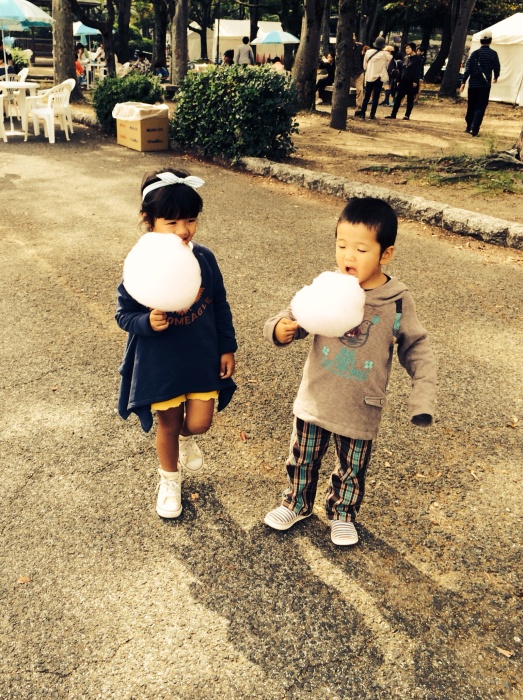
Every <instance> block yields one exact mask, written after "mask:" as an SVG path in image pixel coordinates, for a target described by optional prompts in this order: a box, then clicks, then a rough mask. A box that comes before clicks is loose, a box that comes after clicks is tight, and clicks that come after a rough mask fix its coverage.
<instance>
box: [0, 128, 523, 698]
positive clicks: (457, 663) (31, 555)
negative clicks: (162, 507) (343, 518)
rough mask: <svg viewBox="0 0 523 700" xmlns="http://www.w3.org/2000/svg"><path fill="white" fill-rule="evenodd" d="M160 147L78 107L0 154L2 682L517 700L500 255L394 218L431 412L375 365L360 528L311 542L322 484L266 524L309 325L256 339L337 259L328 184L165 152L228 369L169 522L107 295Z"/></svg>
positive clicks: (203, 692) (513, 507)
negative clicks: (57, 130) (409, 403)
mask: <svg viewBox="0 0 523 700" xmlns="http://www.w3.org/2000/svg"><path fill="white" fill-rule="evenodd" d="M172 162H173V156H172V155H170V154H169V153H160V154H156V155H148V154H140V153H136V152H133V151H129V150H126V149H124V148H122V147H118V146H116V144H115V143H114V140H113V139H103V138H100V137H98V136H96V137H94V136H93V135H92V134H91V133H90V132H89V131H88V130H86V129H83V128H82V127H80V126H78V127H75V135H74V137H73V140H72V141H71V143H70V144H66V143H57V144H56V146H51V147H50V146H48V145H47V144H45V143H30V142H28V143H26V144H23V143H14V142H13V143H10V144H9V151H7V149H2V151H0V184H1V187H2V193H3V196H2V201H3V202H4V205H3V207H2V211H3V215H2V218H1V220H0V300H1V301H0V303H1V311H2V323H3V343H2V346H1V355H0V365H1V367H2V375H1V381H0V386H1V390H0V391H1V393H0V397H1V398H0V401H1V405H2V425H1V426H0V455H1V457H0V459H1V469H2V480H1V482H0V531H1V538H2V549H1V550H0V599H1V600H2V608H1V615H0V698H2V699H3V698H16V699H17V700H33V699H37V698H38V699H39V698H46V697H50V698H51V697H52V698H59V699H62V698H63V699H73V698H74V699H76V698H86V699H88V700H92V699H93V698H104V699H111V700H112V699H114V698H118V700H124V699H126V700H131V698H136V699H140V700H142V699H149V698H151V699H153V698H154V699H155V700H158V699H162V698H165V700H178V699H179V700H193V699H194V700H196V699H198V700H200V699H214V698H216V699H220V700H223V699H224V698H225V699H229V698H231V699H236V698H237V699H238V700H244V699H249V700H250V699H251V698H252V699H258V698H259V699H260V700H282V699H283V698H293V699H298V698H299V699H303V700H305V699H307V700H311V699H312V700H316V699H317V700H325V699H326V698H338V699H340V700H341V699H346V700H348V699H349V698H350V699H353V698H358V699H359V700H361V699H368V700H376V699H377V698H383V699H389V698H402V699H403V700H405V699H406V698H408V699H410V698H426V699H427V700H428V699H429V698H431V699H435V698H438V699H441V700H443V699H445V700H448V699H449V698H455V699H456V700H457V699H459V700H465V699H466V700H470V699H477V700H479V699H481V700H489V699H492V700H493V699H494V698H501V697H503V698H516V697H520V696H521V695H520V693H521V691H522V687H523V686H522V685H521V675H520V661H521V640H520V637H521V636H522V635H521V626H520V622H521V620H518V617H517V615H518V612H517V611H518V607H517V595H518V584H517V580H516V575H517V573H518V571H519V572H520V571H521V562H520V560H519V559H518V557H519V554H520V549H518V535H520V533H521V520H520V518H519V515H520V513H521V482H520V479H519V474H520V467H521V427H518V425H521V420H522V414H523V406H522V394H521V380H522V367H523V354H522V353H523V343H522V336H523V333H522V330H523V329H522V323H521V318H522V316H521V309H522V308H523V296H522V295H523V291H522V290H523V267H522V264H521V260H522V256H521V254H520V253H518V252H517V251H507V250H504V249H499V248H494V247H491V246H488V245H481V246H480V245H478V244H477V243H476V242H471V243H470V244H469V245H467V244H466V243H465V242H464V241H463V239H459V238H453V237H444V236H442V237H440V236H439V235H438V234H437V232H436V231H434V230H432V229H430V228H429V227H427V226H424V227H421V226H417V225H414V224H411V223H405V224H403V225H402V228H401V232H400V237H399V240H398V249H397V257H396V261H395V262H394V264H393V272H394V274H397V275H399V276H400V277H401V278H403V279H405V280H406V281H407V282H408V284H409V285H410V286H411V288H412V289H413V291H414V294H415V296H416V298H417V302H418V310H419V314H420V317H421V318H422V319H423V321H424V322H425V323H426V325H427V327H428V328H429V329H430V330H431V333H432V337H433V341H434V346H435V349H436V352H437V355H438V358H439V362H440V366H441V374H440V402H439V420H438V423H437V424H436V426H435V428H434V429H433V430H429V431H420V430H416V429H414V428H412V427H411V426H410V425H409V424H408V421H407V417H406V409H405V404H404V401H405V398H406V395H407V393H408V381H407V378H406V376H404V374H402V373H400V372H399V371H395V372H394V374H393V378H392V383H391V392H392V395H393V396H394V400H392V401H391V402H390V405H389V407H388V409H387V413H386V417H385V419H384V422H383V430H382V435H381V437H380V440H379V441H378V444H377V445H376V452H375V457H374V461H373V466H372V468H371V473H370V475H369V489H368V494H367V497H366V501H365V502H364V506H363V508H362V511H361V517H360V522H361V524H360V526H359V529H360V534H361V544H360V545H358V546H357V547H355V548H352V549H349V550H348V551H342V550H341V549H339V548H335V547H334V546H333V545H331V543H330V540H329V536H328V529H327V526H326V523H325V520H324V516H323V514H322V512H321V508H318V510H317V512H316V514H315V516H314V517H313V518H311V519H310V520H308V521H306V522H304V523H301V524H299V525H298V526H297V527H296V528H295V531H292V532H290V533H287V534H279V533H275V532H273V531H269V530H268V529H267V528H266V527H265V526H264V525H263V524H262V522H261V521H262V517H263V515H264V513H265V512H266V510H267V509H269V508H271V507H273V506H274V505H275V504H276V503H277V501H278V493H279V492H280V490H281V488H282V486H283V484H284V478H283V474H284V458H285V452H286V446H287V443H288V437H289V427H290V422H291V403H292V398H293V395H294V393H295V391H296V387H297V383H298V381H299V374H300V371H301V367H302V364H303V359H304V356H305V354H306V351H307V343H306V342H304V343H303V344H301V345H299V344H298V345H297V346H296V347H295V348H292V349H291V350H289V351H288V352H277V351H276V350H275V349H273V348H271V347H269V346H268V345H266V344H264V343H263V341H262V340H261V327H262V324H263V321H264V320H265V319H266V318H267V317H268V316H269V315H270V314H272V313H274V312H275V311H277V310H279V309H280V308H282V307H283V306H284V305H285V304H287V303H288V301H289V299H290V298H291V296H292V295H293V294H294V292H295V291H296V290H297V289H299V288H300V287H301V286H302V285H303V284H305V283H309V282H310V281H311V279H312V278H313V277H314V276H315V275H316V274H317V273H318V272H320V271H322V270H325V269H329V268H331V267H332V265H333V261H334V245H333V231H334V226H335V221H336V216H337V214H338V213H339V209H340V204H339V201H337V200H335V199H334V198H328V197H324V196H321V195H318V194H312V193H310V192H305V191H304V190H303V189H300V188H292V187H290V186H288V185H283V184H281V183H274V182H272V183H271V182H268V181H265V180H262V179H260V178H255V177H252V176H249V175H246V174H241V173H235V172H228V171H225V170H222V169H219V168H217V167H214V166H208V165H205V164H202V163H194V162H191V161H190V160H188V159H184V164H185V165H186V167H188V168H190V169H191V171H192V172H193V173H194V174H197V175H200V176H202V177H203V178H204V179H205V180H206V181H207V184H206V186H205V188H204V189H203V190H202V195H203V197H204V201H205V212H204V216H203V221H202V226H201V230H200V232H199V233H198V238H199V240H200V241H201V242H203V243H208V244H209V245H210V246H211V247H212V248H213V250H214V251H215V253H216V255H217V257H218V259H219V260H220V263H221V266H222V270H223V273H224V276H225V280H226V284H227V287H228V290H229V297H230V301H231V304H232V308H233V311H234V315H235V320H236V326H237V330H238V336H239V341H240V351H239V353H238V372H237V380H238V384H239V386H240V390H239V392H238V394H237V398H236V399H235V401H234V403H233V405H231V407H230V408H229V409H228V410H227V411H226V412H224V413H223V414H220V415H219V416H217V418H216V421H215V425H214V426H213V429H212V431H211V432H210V433H209V434H208V435H207V436H205V437H204V438H203V439H202V440H201V444H202V447H203V449H204V452H205V454H206V455H207V458H208V462H209V470H208V472H207V473H206V475H205V476H203V477H201V478H200V479H190V480H187V481H186V483H185V485H184V490H183V493H184V497H183V502H184V512H183V514H182V516H181V517H180V519H179V520H176V521H173V522H164V521H162V520H160V519H159V518H158V517H157V516H156V514H155V512H154V501H155V494H154V487H155V484H156V473H155V470H156V458H155V452H154V446H153V438H152V437H151V436H148V435H145V434H143V433H142V432H141V431H140V429H139V428H138V426H137V425H136V422H134V421H128V422H127V423H125V422H123V421H121V420H120V419H119V418H118V417H117V416H116V414H115V410H114V406H115V401H116V393H117V389H118V375H117V368H118V364H119V362H120V359H121V356H122V352H123V346H124V340H125V338H124V334H123V333H122V332H121V331H119V329H118V328H117V327H116V325H115V323H114V321H113V312H114V300H115V289H116V286H117V283H118V281H119V276H120V273H121V267H122V262H123V259H124V257H125V255H126V253H127V252H128V250H129V249H130V247H131V246H132V245H133V244H134V242H135V241H136V240H137V238H138V236H139V228H138V216H137V209H138V206H139V201H138V196H137V193H138V187H139V182H140V179H141V176H142V174H143V172H144V170H145V169H147V168H150V167H160V166H161V165H163V164H169V163H172ZM518 418H519V424H518V423H517V419H518ZM510 424H512V425H513V427H510ZM240 431H245V432H246V434H247V437H248V439H247V441H246V442H243V441H242V440H241V439H240ZM330 459H332V456H331V457H330V458H329V459H328V460H327V463H329V461H330ZM326 476H327V471H325V472H324V477H325V478H326ZM322 488H323V487H322ZM320 505H321V501H320ZM518 624H519V626H518ZM518 639H519V641H517V640H518ZM500 650H501V651H500ZM507 654H508V655H510V658H509V656H507Z"/></svg>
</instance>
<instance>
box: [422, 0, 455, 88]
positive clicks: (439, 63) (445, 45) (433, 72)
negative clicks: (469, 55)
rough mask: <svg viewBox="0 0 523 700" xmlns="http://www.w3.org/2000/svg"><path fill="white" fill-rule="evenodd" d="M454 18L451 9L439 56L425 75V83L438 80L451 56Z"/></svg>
mask: <svg viewBox="0 0 523 700" xmlns="http://www.w3.org/2000/svg"><path fill="white" fill-rule="evenodd" d="M451 25H452V18H451V13H450V8H449V10H448V12H447V14H446V16H445V22H444V24H443V29H442V32H441V45H440V47H439V51H438V54H437V56H436V58H435V59H434V61H433V62H432V63H431V65H430V67H429V69H428V71H427V73H426V74H425V82H427V83H434V82H435V81H436V78H437V77H438V76H439V74H440V73H441V69H442V68H443V65H444V64H445V60H446V58H447V56H448V55H449V49H450V42H451V41H452V32H451Z"/></svg>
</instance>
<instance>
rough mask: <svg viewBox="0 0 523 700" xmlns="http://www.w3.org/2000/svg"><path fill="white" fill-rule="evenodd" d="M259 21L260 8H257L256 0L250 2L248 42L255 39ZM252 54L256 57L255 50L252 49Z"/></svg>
mask: <svg viewBox="0 0 523 700" xmlns="http://www.w3.org/2000/svg"><path fill="white" fill-rule="evenodd" d="M259 19H260V8H259V7H258V0H251V5H250V9H249V20H250V36H249V41H252V40H253V39H256V35H257V34H258V20H259ZM253 53H254V54H255V55H256V49H253Z"/></svg>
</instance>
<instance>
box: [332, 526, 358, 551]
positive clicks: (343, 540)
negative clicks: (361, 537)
mask: <svg viewBox="0 0 523 700" xmlns="http://www.w3.org/2000/svg"><path fill="white" fill-rule="evenodd" d="M331 540H332V541H333V543H334V544H340V545H345V546H346V545H350V544H356V543H357V541H358V533H357V532H356V528H355V527H354V523H351V522H348V523H346V522H344V521H343V520H331Z"/></svg>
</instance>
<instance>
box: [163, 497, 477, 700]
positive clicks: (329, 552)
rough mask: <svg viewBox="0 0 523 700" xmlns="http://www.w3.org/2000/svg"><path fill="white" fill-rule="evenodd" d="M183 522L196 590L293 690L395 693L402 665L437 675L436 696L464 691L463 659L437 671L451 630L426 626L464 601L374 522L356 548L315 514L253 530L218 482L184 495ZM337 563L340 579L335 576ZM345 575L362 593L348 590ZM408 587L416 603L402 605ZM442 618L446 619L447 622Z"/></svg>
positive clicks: (234, 637)
mask: <svg viewBox="0 0 523 700" xmlns="http://www.w3.org/2000/svg"><path fill="white" fill-rule="evenodd" d="M176 527H177V528H178V527H179V528H180V535H182V536H181V537H180V538H179V539H178V538H177V540H176V541H175V543H174V549H175V551H176V555H177V557H179V558H180V559H181V560H182V561H183V562H184V564H185V565H186V566H187V568H188V569H189V570H190V571H191V573H192V574H193V575H194V576H195V577H196V578H197V579H198V583H195V584H194V586H193V595H194V598H195V600H197V601H198V602H200V603H202V604H203V605H205V606H206V607H208V608H209V609H211V610H213V611H215V612H216V613H217V614H218V615H220V616H221V617H223V618H225V619H227V620H229V623H230V626H229V639H230V641H231V643H232V644H233V645H234V646H235V647H236V648H237V649H238V650H239V651H240V652H241V653H242V654H244V655H245V657H246V658H248V659H249V660H250V661H251V662H253V663H255V664H257V665H258V666H260V667H261V668H262V669H264V671H265V673H266V674H267V675H268V677H271V678H272V679H273V680H277V681H278V682H280V683H281V684H282V688H284V689H286V693H288V694H289V693H290V695H288V696H289V697H292V696H293V695H294V693H295V692H297V693H298V694H300V693H302V692H303V693H304V695H303V697H307V692H313V691H316V692H318V691H320V693H321V692H322V689H323V688H325V689H328V690H329V692H331V693H335V694H340V697H344V698H346V697H351V698H352V697H357V698H373V699H375V698H380V697H384V698H385V697H387V698H391V697H395V695H394V694H391V687H390V685H388V684H389V683H390V682H391V681H393V680H394V676H395V677H396V678H395V680H396V682H400V681H401V682H402V684H403V687H405V684H406V685H407V686H412V688H413V689H414V688H416V687H417V686H419V685H423V686H426V685H427V684H428V686H429V687H431V689H432V692H433V693H434V694H433V695H432V697H434V698H440V697H441V698H443V697H456V695H453V693H455V691H456V685H455V680H453V679H452V676H453V675H455V673H456V672H457V671H459V670H460V669H459V668H458V666H457V664H458V662H457V660H456V658H455V657H454V656H453V657H452V658H451V659H449V663H452V664H453V666H454V673H453V674H449V675H448V677H447V679H446V677H445V674H443V673H441V671H440V672H437V673H436V675H435V672H434V670H433V668H432V665H431V659H432V658H433V654H437V653H438V646H437V645H438V644H440V643H442V642H443V643H444V641H446V640H444V639H440V638H444V637H445V633H444V632H443V631H441V632H440V633H439V638H438V641H437V643H436V641H434V635H433V634H428V632H429V631H430V630H431V629H432V628H431V625H432V624H433V623H434V620H433V619H432V618H433V617H436V618H437V617H438V616H439V615H441V609H442V608H444V607H447V608H448V607H449V606H450V607H451V609H452V612H451V613H449V615H450V616H452V615H454V614H455V613H456V611H457V609H459V600H454V598H455V595H454V594H452V593H449V592H447V591H443V592H442V590H441V589H440V588H438V587H437V586H436V585H435V584H434V583H433V582H432V581H430V580H429V579H428V578H426V577H424V576H423V574H421V573H420V572H419V571H417V570H416V569H415V568H414V567H412V566H410V565H409V564H408V563H406V562H405V561H404V560H403V559H402V558H401V556H400V555H399V554H398V553H397V552H395V551H394V550H393V549H391V548H390V547H388V546H387V545H386V544H385V543H383V542H381V541H379V540H377V539H376V538H373V537H372V535H371V534H370V533H368V532H367V531H364V530H363V531H362V528H360V532H363V538H362V540H363V543H362V546H357V547H355V548H351V549H350V550H348V549H345V548H343V549H341V548H335V547H334V545H332V544H331V542H330V539H328V536H329V535H328V530H327V529H326V527H325V524H323V523H320V522H319V521H318V520H317V519H316V518H315V517H314V516H313V517H312V518H310V519H308V520H306V521H304V522H303V523H299V524H298V525H297V526H296V527H295V528H294V529H293V530H292V531H288V532H285V533H279V532H275V531H274V530H271V529H270V528H268V527H267V526H265V525H263V524H261V523H260V525H259V526H258V525H257V526H255V527H254V528H252V530H250V531H249V532H245V531H244V530H242V529H241V528H240V527H239V526H238V525H237V524H236V522H235V521H234V520H233V519H232V518H231V517H230V516H229V515H228V514H227V513H226V512H225V511H224V509H223V506H222V504H221V503H220V501H219V500H218V498H217V497H216V494H215V492H214V489H213V488H212V486H210V485H205V486H203V485H202V486H201V487H200V488H199V498H198V500H197V501H192V502H190V503H189V504H186V505H185V510H184V515H183V516H182V519H181V520H180V521H178V522H177V523H176ZM305 550H307V555H306V556H304V555H303V553H304V552H305ZM318 567H319V568H318ZM325 570H327V572H326V575H325V576H323V575H322V573H323V571H325ZM332 572H335V573H336V572H337V575H338V578H337V579H336V580H331V579H330V578H329V576H330V574H331V573H332ZM340 578H341V580H342V585H341V586H340V585H338V584H339V580H340ZM344 579H345V582H346V583H347V585H348V586H349V588H350V585H351V582H352V584H353V587H354V588H357V589H358V590H359V591H360V596H359V597H358V596H356V598H353V597H351V595H349V596H347V595H344V591H343V590H342V587H343V580H344ZM398 579H399V580H398ZM326 581H327V582H328V583H326ZM406 586H412V589H411V591H412V592H411V595H412V597H413V598H417V600H418V605H409V604H407V605H405V604H404V591H405V587H406ZM391 588H392V595H391ZM395 589H396V590H395ZM369 591H370V593H369ZM401 591H403V593H402V592H401ZM349 593H350V591H349ZM436 594H437V595H436ZM420 596H422V601H423V606H422V607H423V611H422V612H421V613H420V606H419V600H420ZM369 601H370V602H369ZM369 606H370V611H369V609H366V608H369ZM376 615H377V616H378V617H380V620H378V621H377V622H376V620H375V619H374V618H375V617H376ZM445 617H448V615H446V616H445ZM437 621H438V620H436V622H437ZM380 625H385V628H387V627H388V631H387V630H386V634H390V635H399V637H398V636H396V642H397V641H398V639H400V640H401V639H402V640H404V642H406V643H405V644H403V646H404V647H406V649H405V658H403V659H402V658H393V659H391V658H390V655H391V653H392V656H395V655H396V654H399V656H401V655H402V653H403V652H402V649H403V646H402V645H400V644H398V643H396V645H394V644H392V646H390V647H387V644H386V642H385V646H384V643H383V640H384V639H386V634H385V635H384V634H381V635H380V631H379V630H380V627H379V626H380ZM441 625H442V630H443V629H444V626H445V621H443V620H442V622H441ZM425 636H426V639H424V637H425ZM431 640H432V641H431ZM433 646H434V648H432V647H433ZM460 673H461V674H462V675H463V676H464V677H465V678H466V676H467V674H466V672H464V671H463V669H461V670H460ZM468 681H470V677H469V679H468ZM387 686H388V687H387ZM467 692H468V695H467V698H470V700H472V699H473V698H475V697H478V698H479V697H481V696H480V695H478V696H476V695H475V694H474V691H473V690H472V689H471V688H470V686H467ZM282 697H286V695H285V693H282ZM325 697H328V694H326V695H325ZM416 697H417V696H416Z"/></svg>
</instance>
